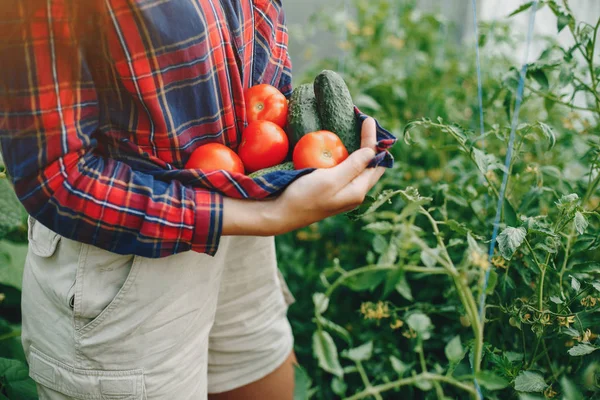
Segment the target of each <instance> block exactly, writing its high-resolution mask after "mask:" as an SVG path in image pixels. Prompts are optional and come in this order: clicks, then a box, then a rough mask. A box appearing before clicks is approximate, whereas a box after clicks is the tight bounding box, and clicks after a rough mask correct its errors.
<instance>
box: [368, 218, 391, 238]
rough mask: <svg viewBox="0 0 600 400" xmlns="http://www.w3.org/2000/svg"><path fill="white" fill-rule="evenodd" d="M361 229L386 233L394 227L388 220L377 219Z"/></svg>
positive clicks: (380, 233)
mask: <svg viewBox="0 0 600 400" xmlns="http://www.w3.org/2000/svg"><path fill="white" fill-rule="evenodd" d="M363 229H364V230H365V231H369V232H373V233H377V234H379V235H385V234H386V233H389V232H391V231H392V230H393V229H394V225H392V224H391V223H390V222H388V221H378V222H373V223H370V224H368V225H367V226H365V227H364V228H363Z"/></svg>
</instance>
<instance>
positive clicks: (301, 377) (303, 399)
mask: <svg viewBox="0 0 600 400" xmlns="http://www.w3.org/2000/svg"><path fill="white" fill-rule="evenodd" d="M311 386H312V380H311V379H310V377H309V376H308V373H307V372H306V370H305V369H304V368H302V367H301V366H300V365H299V364H294V400H308V399H309V398H310V396H309V391H310V387H311Z"/></svg>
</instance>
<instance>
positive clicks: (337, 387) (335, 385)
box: [331, 376, 348, 397]
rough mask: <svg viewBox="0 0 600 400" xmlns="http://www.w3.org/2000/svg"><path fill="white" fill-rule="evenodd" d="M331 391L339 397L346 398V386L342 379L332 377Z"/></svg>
mask: <svg viewBox="0 0 600 400" xmlns="http://www.w3.org/2000/svg"><path fill="white" fill-rule="evenodd" d="M331 390H333V393H335V394H337V395H338V396H340V397H346V396H345V394H346V391H347V390H348V385H346V382H344V381H343V380H342V379H340V378H338V377H337V376H334V377H333V379H332V380H331Z"/></svg>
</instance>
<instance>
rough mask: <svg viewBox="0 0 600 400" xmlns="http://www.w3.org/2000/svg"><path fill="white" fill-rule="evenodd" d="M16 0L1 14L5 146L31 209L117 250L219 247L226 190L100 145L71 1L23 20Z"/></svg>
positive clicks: (160, 253)
mask: <svg viewBox="0 0 600 400" xmlns="http://www.w3.org/2000/svg"><path fill="white" fill-rule="evenodd" d="M9 3H11V1H9ZM12 3H13V5H14V7H11V6H10V5H9V6H7V7H6V8H5V10H6V13H4V16H5V17H3V19H4V18H6V19H5V21H2V23H0V36H2V37H3V40H4V41H5V45H3V46H0V59H1V60H3V66H2V68H0V79H1V81H0V85H1V86H0V113H2V114H3V116H2V117H1V118H0V120H1V121H2V123H1V124H0V145H1V148H2V154H3V159H4V163H5V166H6V170H7V172H8V174H9V175H10V178H11V181H12V182H13V185H14V188H15V192H16V194H17V196H18V197H19V199H20V201H21V202H22V203H23V205H24V206H25V208H26V210H27V211H28V213H29V214H30V215H31V216H33V217H34V218H35V219H36V220H38V221H39V222H41V223H42V224H43V225H45V226H47V227H48V228H50V229H52V230H53V231H55V232H57V233H58V234H60V235H62V236H64V237H66V238H69V239H73V240H77V241H80V242H83V243H88V244H92V245H95V246H98V247H100V248H103V249H106V250H109V251H112V252H115V253H120V254H136V255H141V256H146V257H153V258H156V257H164V256H168V255H171V254H175V253H179V252H183V251H187V250H193V251H197V252H202V253H206V254H209V255H214V254H215V252H216V250H217V248H218V244H219V237H220V233H221V225H222V212H223V211H222V210H223V207H222V195H221V194H219V193H217V192H213V191H210V190H205V189H199V188H192V187H188V186H185V185H183V184H182V183H180V182H178V181H175V180H174V181H170V182H165V181H160V180H156V179H155V178H154V177H153V176H152V175H150V174H146V173H144V172H141V171H136V170H134V169H132V168H131V167H130V166H129V165H127V164H126V163H124V162H121V161H117V160H114V159H111V158H107V157H105V156H103V155H102V154H100V153H98V152H97V151H96V143H97V140H96V137H95V135H99V134H101V133H100V132H99V129H98V128H99V126H98V125H99V122H98V121H99V112H100V111H99V106H98V104H99V103H98V94H97V91H96V89H95V86H94V85H93V83H92V81H93V80H92V79H91V73H90V69H89V68H88V67H89V66H88V65H86V63H85V61H84V57H82V56H81V54H80V53H79V50H75V48H74V47H73V38H72V37H71V36H70V33H69V32H70V30H69V29H70V26H68V25H67V23H66V22H64V21H65V20H66V18H64V14H65V12H66V10H65V9H64V5H63V8H60V7H59V6H58V5H57V4H59V5H60V3H61V2H48V4H49V6H48V7H47V8H43V9H39V10H36V14H35V17H36V19H35V21H34V22H33V23H28V24H23V22H22V21H20V19H19V18H20V17H22V14H20V13H22V11H23V10H22V9H21V8H20V6H19V3H20V1H17V0H14V1H12ZM42 3H46V2H42ZM9 10H10V11H9ZM4 61H6V62H4Z"/></svg>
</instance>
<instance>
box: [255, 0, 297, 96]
mask: <svg viewBox="0 0 600 400" xmlns="http://www.w3.org/2000/svg"><path fill="white" fill-rule="evenodd" d="M254 7H255V13H254V21H255V27H254V29H255V33H256V36H255V42H256V45H255V54H254V58H255V60H254V62H255V67H256V70H255V81H256V82H255V83H256V84H259V83H268V84H271V85H273V86H275V87H277V88H278V89H279V90H280V91H281V92H282V93H283V94H284V95H285V96H286V97H289V95H290V94H291V93H292V60H291V58H290V55H289V51H288V29H287V24H286V14H285V11H284V8H283V6H282V3H281V1H280V0H256V1H254Z"/></svg>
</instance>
